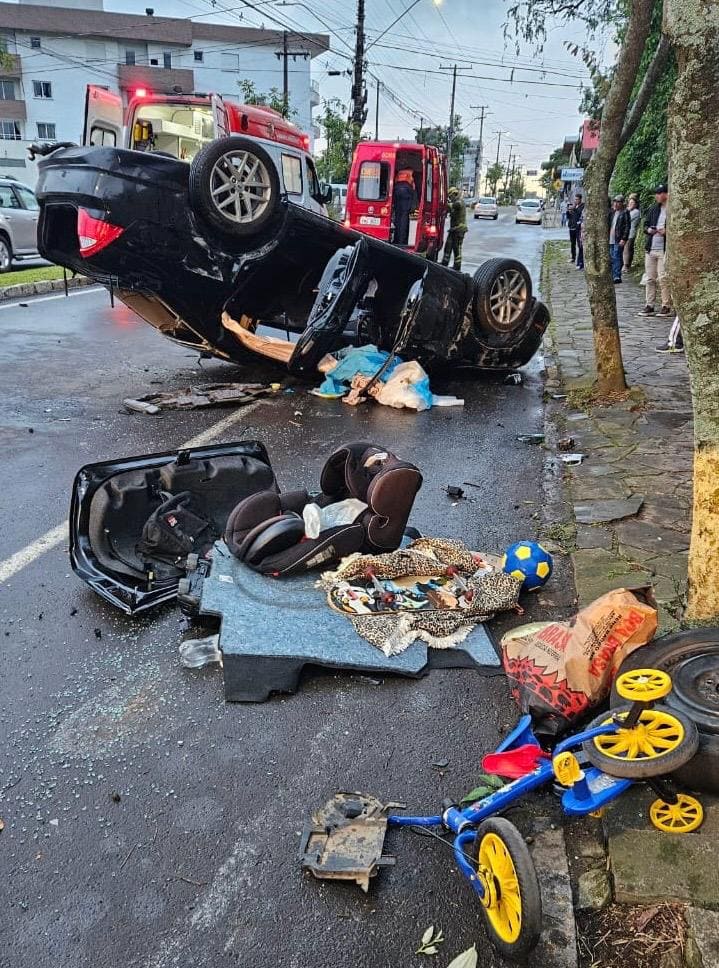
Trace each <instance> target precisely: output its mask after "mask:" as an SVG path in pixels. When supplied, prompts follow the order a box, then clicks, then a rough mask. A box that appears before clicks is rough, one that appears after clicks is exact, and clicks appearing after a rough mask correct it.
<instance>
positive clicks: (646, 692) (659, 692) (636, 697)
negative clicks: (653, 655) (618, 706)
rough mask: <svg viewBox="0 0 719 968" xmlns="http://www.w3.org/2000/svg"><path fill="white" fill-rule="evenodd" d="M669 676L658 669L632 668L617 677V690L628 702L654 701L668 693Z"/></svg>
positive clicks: (670, 686) (669, 688) (669, 689)
mask: <svg viewBox="0 0 719 968" xmlns="http://www.w3.org/2000/svg"><path fill="white" fill-rule="evenodd" d="M671 689H672V680H671V676H669V675H667V673H666V672H662V671H661V670H660V669H634V670H633V671H632V672H623V673H622V674H621V676H619V678H618V679H617V692H618V693H619V695H620V696H621V697H622V699H626V700H627V701H628V702H656V701H657V700H659V699H663V698H664V697H665V696H667V695H669V693H670V692H671Z"/></svg>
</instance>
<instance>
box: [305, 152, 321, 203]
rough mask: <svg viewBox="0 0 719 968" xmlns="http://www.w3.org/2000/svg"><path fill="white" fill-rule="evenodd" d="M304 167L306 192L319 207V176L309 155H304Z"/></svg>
mask: <svg viewBox="0 0 719 968" xmlns="http://www.w3.org/2000/svg"><path fill="white" fill-rule="evenodd" d="M305 167H306V169H307V190H308V192H309V196H310V198H313V199H314V200H315V201H316V202H317V203H318V204H319V205H321V204H322V186H321V185H320V179H319V175H318V174H317V169H316V168H315V163H314V161H313V160H312V158H310V157H309V155H305Z"/></svg>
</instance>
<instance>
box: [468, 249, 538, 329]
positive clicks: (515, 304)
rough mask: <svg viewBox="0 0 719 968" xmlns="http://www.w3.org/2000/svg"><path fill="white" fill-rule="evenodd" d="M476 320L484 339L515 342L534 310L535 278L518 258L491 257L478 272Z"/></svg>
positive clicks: (475, 282) (476, 282)
mask: <svg viewBox="0 0 719 968" xmlns="http://www.w3.org/2000/svg"><path fill="white" fill-rule="evenodd" d="M472 308H473V310H474V320H475V324H476V325H477V327H478V330H479V338H480V339H481V341H482V343H484V344H485V345H487V346H492V347H502V346H509V345H511V344H512V343H513V342H514V341H515V340H516V339H517V336H518V335H519V333H520V332H522V330H523V327H524V324H525V323H526V322H527V319H528V318H529V315H530V313H531V311H532V278H531V276H530V275H529V270H528V269H527V268H526V266H523V265H522V263H521V262H517V260H516V259H501V258H500V259H488V260H487V261H486V262H483V263H482V265H481V266H480V267H479V269H477V271H476V272H475V274H474V294H473V297H472Z"/></svg>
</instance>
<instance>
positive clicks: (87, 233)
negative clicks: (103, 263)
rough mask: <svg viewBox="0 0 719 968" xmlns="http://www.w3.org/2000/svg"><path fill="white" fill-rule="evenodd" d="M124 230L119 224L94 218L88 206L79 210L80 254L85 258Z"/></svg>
mask: <svg viewBox="0 0 719 968" xmlns="http://www.w3.org/2000/svg"><path fill="white" fill-rule="evenodd" d="M124 231H125V230H124V229H122V228H120V226H119V225H112V224H111V223H110V222H103V220H102V219H99V218H93V216H92V215H90V213H89V212H88V210H87V209H86V208H79V209H78V210H77V234H78V237H79V239H80V255H81V256H82V257H83V258H84V259H87V258H89V257H90V256H91V255H95V253H96V252H99V251H100V250H101V249H104V248H105V247H106V246H108V245H109V244H110V243H111V242H114V241H115V239H117V238H119V237H120V236H121V235H122V233H123V232H124Z"/></svg>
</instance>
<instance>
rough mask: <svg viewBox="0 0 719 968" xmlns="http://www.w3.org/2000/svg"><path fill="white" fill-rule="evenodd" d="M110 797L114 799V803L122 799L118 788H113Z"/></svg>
mask: <svg viewBox="0 0 719 968" xmlns="http://www.w3.org/2000/svg"><path fill="white" fill-rule="evenodd" d="M110 799H111V800H112V802H113V803H119V802H120V800H122V797H121V796H120V794H119V793H118V792H117V790H113V791H112V793H111V794H110Z"/></svg>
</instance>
